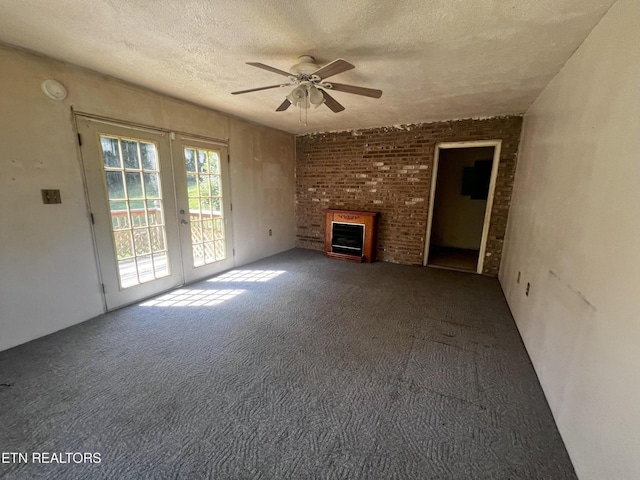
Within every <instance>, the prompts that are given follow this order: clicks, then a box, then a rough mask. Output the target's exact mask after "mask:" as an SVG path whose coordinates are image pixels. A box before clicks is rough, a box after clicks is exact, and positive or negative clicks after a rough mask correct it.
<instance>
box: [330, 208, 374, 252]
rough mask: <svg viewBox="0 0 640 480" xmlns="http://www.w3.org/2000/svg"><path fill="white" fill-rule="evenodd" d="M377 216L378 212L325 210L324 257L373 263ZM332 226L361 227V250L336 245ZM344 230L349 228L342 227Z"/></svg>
mask: <svg viewBox="0 0 640 480" xmlns="http://www.w3.org/2000/svg"><path fill="white" fill-rule="evenodd" d="M379 215H380V214H379V213H378V212H363V211H359V210H333V209H329V210H325V230H324V231H325V234H324V253H325V255H327V256H328V257H333V258H338V259H340V260H348V261H351V262H365V263H370V262H373V261H375V256H376V234H377V227H378V225H377V223H378V216H379ZM334 224H338V228H339V227H340V226H342V225H347V226H362V230H363V231H362V242H361V245H360V247H361V248H360V249H358V245H355V247H354V246H353V245H349V246H343V247H340V246H339V245H336V244H335V242H334ZM344 229H346V230H349V227H344ZM356 232H357V230H356ZM354 238H355V237H354ZM347 252H349V253H347ZM351 252H353V253H351Z"/></svg>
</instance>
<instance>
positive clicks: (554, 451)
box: [0, 249, 576, 480]
mask: <svg viewBox="0 0 640 480" xmlns="http://www.w3.org/2000/svg"><path fill="white" fill-rule="evenodd" d="M0 384H3V386H0V451H3V452H27V453H28V454H29V455H32V453H33V452H61V453H65V452H97V453H100V457H101V462H100V463H99V464H75V463H68V464H57V463H50V464H34V463H31V458H29V463H26V464H23V463H12V464H0V476H2V477H3V478H29V479H31V478H47V479H50V478H65V479H67V478H70V479H75V478H92V479H94V478H117V479H128V478H131V479H142V478H158V479H160V478H167V479H172V478H175V479H180V478H194V479H199V478H214V479H316V478H317V479H405V478H406V479H414V478H415V479H554V480H558V479H574V478H576V477H575V473H574V470H573V467H572V465H571V462H570V460H569V458H568V456H567V453H566V450H565V448H564V445H563V442H562V439H561V438H560V436H559V434H558V431H557V429H556V426H555V424H554V421H553V418H552V416H551V413H550V411H549V407H548V405H547V403H546V401H545V398H544V395H543V393H542V390H541V388H540V385H539V383H538V381H537V378H536V375H535V372H534V370H533V368H532V366H531V363H530V361H529V358H528V357H527V354H526V352H525V349H524V347H523V345H522V342H521V339H520V337H519V335H518V332H517V330H516V327H515V325H514V323H513V319H512V317H511V315H510V313H509V310H508V307H507V305H506V302H505V300H504V297H503V295H502V292H501V290H500V286H499V284H498V282H497V280H496V279H494V278H486V277H482V276H478V275H474V274H467V273H460V272H453V271H446V270H437V269H430V268H420V267H410V266H401V265H393V264H388V263H381V262H378V263H373V264H353V263H348V262H342V261H339V260H333V259H329V258H325V257H324V256H323V255H322V254H321V253H319V252H314V251H308V250H301V249H295V250H291V251H289V252H285V253H283V254H279V255H276V256H273V257H270V258H267V259H264V260H262V261H259V262H256V263H254V264H251V265H248V266H245V267H241V268H239V269H237V270H236V271H235V272H232V273H229V274H223V275H221V276H218V277H214V278H212V279H210V280H209V281H203V282H199V283H197V284H193V285H190V286H187V287H184V288H183V289H181V290H179V291H177V292H173V293H171V294H168V295H163V296H161V297H159V298H156V299H154V300H152V301H148V302H143V303H142V304H141V305H136V306H131V307H127V308H124V309H121V310H118V311H115V312H111V313H109V314H106V315H102V316H100V317H98V318H95V319H93V320H90V321H87V322H84V323H82V324H80V325H76V326H74V327H71V328H68V329H66V330H63V331H61V332H58V333H55V334H53V335H49V336H47V337H44V338H41V339H38V340H35V341H32V342H29V343H27V344H25V345H21V346H19V347H16V348H13V349H11V350H7V351H4V352H0ZM7 385H9V386H7Z"/></svg>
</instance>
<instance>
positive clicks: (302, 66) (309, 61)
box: [289, 55, 320, 75]
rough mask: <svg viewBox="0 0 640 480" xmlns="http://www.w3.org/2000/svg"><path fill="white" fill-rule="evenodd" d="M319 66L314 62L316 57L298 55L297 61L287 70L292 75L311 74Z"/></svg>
mask: <svg viewBox="0 0 640 480" xmlns="http://www.w3.org/2000/svg"><path fill="white" fill-rule="evenodd" d="M319 68H320V66H319V65H317V64H316V59H315V58H313V57H312V56H311V55H300V56H299V57H298V63H296V64H295V65H294V66H293V67H291V69H290V70H289V71H290V72H291V73H293V74H294V75H311V74H312V73H313V72H315V71H316V70H318V69H319Z"/></svg>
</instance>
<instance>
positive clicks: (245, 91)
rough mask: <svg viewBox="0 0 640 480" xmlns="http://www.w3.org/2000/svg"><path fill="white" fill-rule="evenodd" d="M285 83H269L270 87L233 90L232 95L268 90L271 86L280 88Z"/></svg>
mask: <svg viewBox="0 0 640 480" xmlns="http://www.w3.org/2000/svg"><path fill="white" fill-rule="evenodd" d="M282 86H283V85H269V86H268V87H258V88H250V89H249V90H240V91H239V92H231V95H239V94H240V93H249V92H258V91H260V90H268V89H270V88H278V87H282Z"/></svg>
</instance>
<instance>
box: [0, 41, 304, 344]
mask: <svg viewBox="0 0 640 480" xmlns="http://www.w3.org/2000/svg"><path fill="white" fill-rule="evenodd" d="M48 78H55V79H56V80H58V81H60V82H62V83H63V84H64V85H65V86H66V87H67V89H68V91H69V96H68V98H67V99H66V100H64V101H62V102H56V101H53V100H50V99H48V98H47V97H45V96H44V95H43V93H42V92H41V90H40V83H41V82H42V81H43V80H45V79H48ZM0 86H1V87H2V88H1V89H0V205H2V208H0V350H4V349H6V348H10V347H12V346H14V345H18V344H20V343H23V342H26V341H29V340H32V339H34V338H37V337H40V336H42V335H46V334H48V333H51V332H54V331H56V330H59V329H62V328H65V327H68V326H70V325H73V324H76V323H79V322H81V321H84V320H87V319H89V318H91V317H94V316H96V315H98V314H100V313H102V302H101V297H100V293H99V287H98V285H99V281H98V273H97V268H96V264H95V260H94V252H93V246H92V239H91V230H90V223H89V219H88V215H87V209H86V206H85V195H84V190H83V182H82V176H81V171H82V170H81V166H80V165H81V164H80V158H79V154H78V150H77V146H76V139H75V134H74V130H73V123H72V115H71V110H70V108H71V106H73V107H74V108H75V109H76V111H83V112H88V113H92V114H97V115H104V116H108V117H112V118H116V119H119V120H123V121H130V122H135V123H140V124H146V125H151V126H156V127H161V128H165V129H170V130H178V131H183V132H188V133H192V134H199V135H205V136H209V137H215V138H219V139H226V140H228V141H229V151H230V154H231V157H232V169H231V184H232V187H231V188H232V189H231V196H232V200H233V207H234V208H233V220H234V228H235V239H234V241H235V249H236V260H237V264H238V265H242V264H244V263H247V262H250V261H253V260H256V259H258V258H262V257H265V256H268V255H271V254H274V253H278V252H281V251H284V250H288V249H290V248H293V246H294V221H295V220H294V201H293V199H294V175H295V174H294V169H295V152H294V151H295V141H294V137H293V136H292V135H290V134H287V133H283V132H280V131H277V130H273V129H270V128H267V127H262V126H258V125H254V124H251V123H248V122H244V121H242V120H239V119H236V118H233V117H229V116H227V115H224V114H222V113H219V112H215V111H212V110H209V109H205V108H201V107H198V106H195V105H192V104H189V103H186V102H181V101H178V100H175V99H172V98H169V97H166V96H163V95H159V94H156V93H154V92H151V91H148V90H145V89H142V88H138V87H134V86H131V85H129V84H126V83H123V82H120V81H118V80H114V79H112V78H108V77H104V76H102V75H99V74H96V73H93V72H89V71H86V70H83V69H79V68H76V67H73V66H70V65H67V64H64V63H60V62H56V61H53V60H50V59H47V58H44V57H41V56H36V55H32V54H29V53H25V52H22V51H18V50H14V49H12V48H8V47H2V46H0ZM249 147H250V148H249ZM43 188H57V189H60V190H61V196H62V204H60V205H43V204H42V200H41V196H40V189H43ZM269 228H271V229H273V232H274V234H273V236H272V237H269V236H268V229H269Z"/></svg>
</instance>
